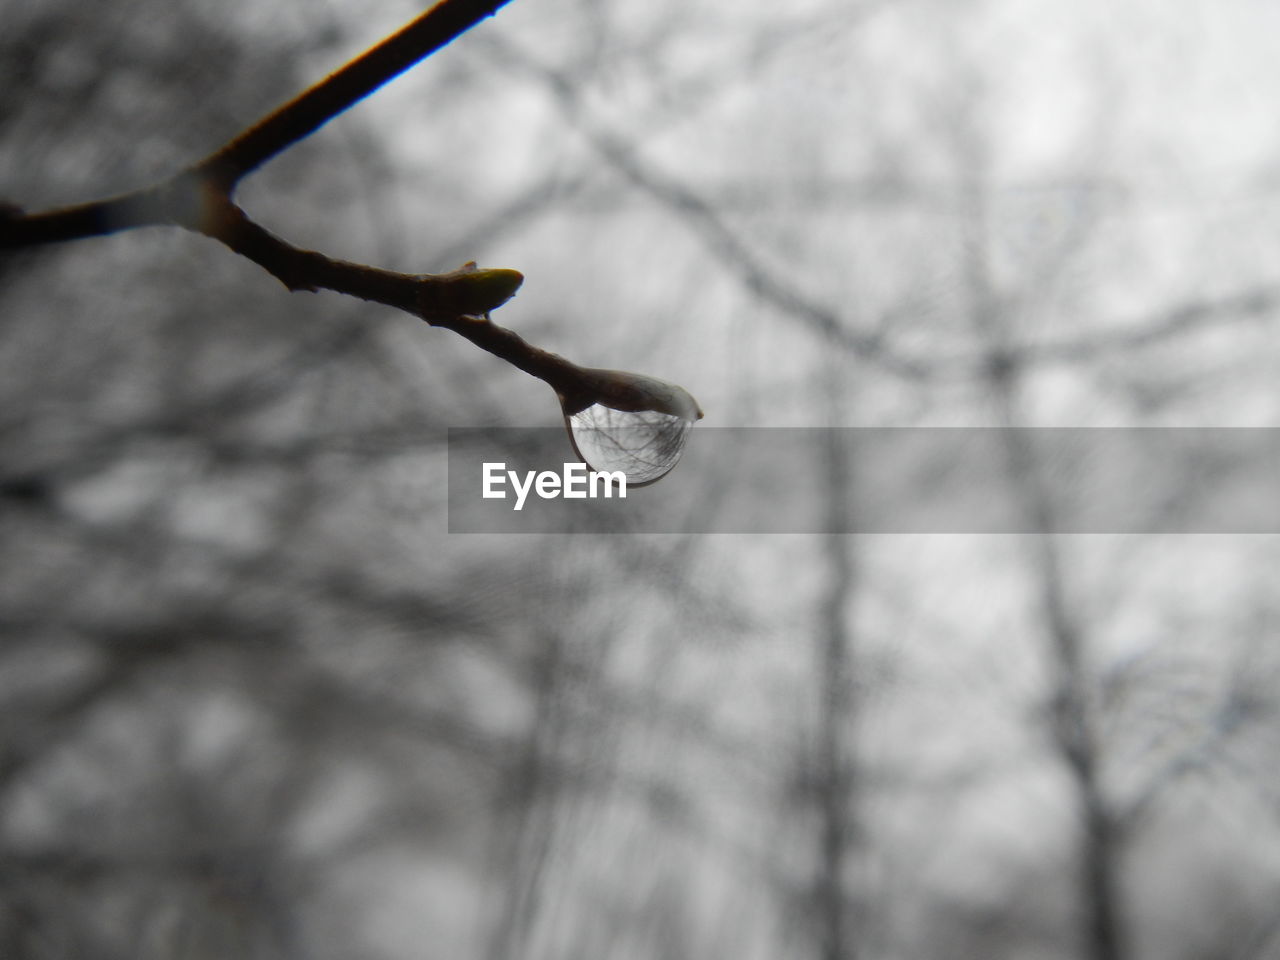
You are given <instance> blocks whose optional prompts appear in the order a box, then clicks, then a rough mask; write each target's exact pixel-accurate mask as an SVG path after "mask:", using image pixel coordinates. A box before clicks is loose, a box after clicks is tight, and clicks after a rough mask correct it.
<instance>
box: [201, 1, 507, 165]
mask: <svg viewBox="0 0 1280 960" xmlns="http://www.w3.org/2000/svg"><path fill="white" fill-rule="evenodd" d="M509 2H510V0H443V2H441V3H438V4H436V6H434V7H432V8H431V9H430V10H428V11H427V12H426V13H424V14H423V15H422V16H420V17H418V18H417V19H416V20H414V21H412V22H411V23H409V24H408V25H407V26H405V27H404V28H402V29H401V30H400V31H399V32H397V33H394V34H392V35H391V36H389V37H387V39H385V40H383V41H382V42H381V43H379V44H378V45H377V46H375V47H373V48H371V49H369V50H367V51H366V52H365V53H363V54H361V55H360V56H359V57H357V58H356V59H354V60H352V61H351V62H350V63H348V64H347V65H346V66H344V67H343V68H342V69H340V70H338V71H337V72H336V73H332V74H330V75H329V76H328V77H326V78H325V79H324V80H322V81H321V82H319V83H317V84H316V85H315V86H313V87H311V88H310V89H309V90H306V91H305V92H303V93H302V94H300V95H299V96H297V97H295V98H294V99H293V100H291V101H289V102H288V103H286V104H285V105H284V106H282V107H280V108H279V109H278V110H276V111H275V112H274V113H272V114H270V115H268V116H267V117H265V118H263V119H262V120H260V121H259V122H258V123H256V124H254V125H253V126H252V127H250V128H249V129H248V130H246V131H245V132H244V133H242V134H240V135H239V136H237V137H236V138H235V139H234V140H232V141H231V142H230V143H228V144H227V145H226V146H224V147H222V148H221V149H220V150H218V151H217V152H215V153H214V154H212V155H211V156H209V157H208V158H206V159H205V160H203V161H201V162H200V163H199V164H197V165H196V167H195V170H196V172H197V173H198V174H200V175H202V176H207V177H210V178H212V179H213V180H214V181H215V182H217V183H220V184H223V185H225V186H226V187H228V188H231V187H234V185H235V184H236V183H237V182H238V181H239V180H240V179H241V178H242V177H244V176H245V175H246V174H248V173H251V172H253V171H254V170H256V169H257V168H258V167H260V166H261V165H262V164H264V163H266V162H267V161H268V160H270V159H271V158H272V157H274V156H276V154H278V153H281V152H283V151H284V150H286V149H288V148H289V147H290V146H292V145H293V144H295V143H297V142H298V141H299V140H302V139H303V138H305V137H307V136H309V135H310V134H312V133H314V132H315V131H316V130H318V129H319V128H320V127H322V126H324V125H325V124H326V123H328V122H329V121H330V120H332V119H333V118H334V117H336V116H337V115H338V114H340V113H342V112H343V111H344V110H346V109H347V108H348V107H350V106H352V105H353V104H355V103H356V102H358V101H360V100H362V99H364V98H365V97H367V96H368V95H369V94H371V93H373V91H375V90H377V89H378V87H380V86H382V85H383V84H384V83H386V82H387V81H389V80H392V79H394V78H395V77H397V76H399V75H400V74H402V73H404V71H406V70H408V69H409V68H410V67H412V66H413V65H414V64H416V63H417V62H418V61H420V60H423V59H425V58H426V57H428V56H430V55H431V54H433V53H435V52H436V51H437V50H439V49H440V48H441V47H443V46H445V45H446V44H448V43H450V42H452V41H453V40H456V39H457V38H458V37H459V36H461V35H462V34H464V33H466V32H467V31H468V30H470V29H471V28H472V27H474V26H475V25H476V24H478V23H479V22H480V21H481V20H484V19H485V18H487V17H491V16H493V15H494V14H495V13H496V12H497V11H498V9H499V8H500V7H503V6H505V5H506V4H507V3H509Z"/></svg>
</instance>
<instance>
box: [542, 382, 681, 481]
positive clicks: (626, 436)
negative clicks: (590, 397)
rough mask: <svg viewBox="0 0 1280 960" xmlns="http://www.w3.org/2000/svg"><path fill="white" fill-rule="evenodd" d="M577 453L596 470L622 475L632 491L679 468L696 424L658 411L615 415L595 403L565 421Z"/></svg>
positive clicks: (624, 412)
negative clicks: (621, 473)
mask: <svg viewBox="0 0 1280 960" xmlns="http://www.w3.org/2000/svg"><path fill="white" fill-rule="evenodd" d="M565 424H566V425H567V426H568V428H569V437H570V439H571V440H572V441H573V449H574V450H575V451H576V452H577V454H578V456H579V457H581V458H582V460H583V462H584V463H586V464H587V466H589V467H590V468H591V469H592V470H596V471H599V472H605V471H613V470H621V471H622V472H623V473H624V474H626V476H627V486H628V487H641V486H644V485H645V484H649V483H654V482H655V481H658V480H661V479H662V478H663V477H665V476H666V475H667V474H668V473H670V472H671V469H672V468H673V467H674V466H675V465H676V464H677V463H679V462H680V454H681V453H683V452H684V444H685V440H686V439H687V438H688V436H689V431H690V430H691V429H692V428H693V421H692V420H689V419H686V418H685V417H681V416H676V415H674V414H670V413H662V412H660V411H657V410H642V411H639V412H633V411H628V410H613V409H611V408H609V407H606V406H603V405H602V404H599V403H593V404H591V406H589V407H587V408H586V409H584V410H579V411H578V412H577V413H574V414H570V415H567V416H566V417H565Z"/></svg>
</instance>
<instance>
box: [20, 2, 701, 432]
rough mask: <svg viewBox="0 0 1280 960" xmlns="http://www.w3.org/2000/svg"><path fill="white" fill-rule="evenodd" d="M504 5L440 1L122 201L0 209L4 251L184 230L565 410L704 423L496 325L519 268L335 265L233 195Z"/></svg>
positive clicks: (690, 404) (631, 380)
mask: <svg viewBox="0 0 1280 960" xmlns="http://www.w3.org/2000/svg"><path fill="white" fill-rule="evenodd" d="M508 2H510V0H442V2H440V3H438V4H437V5H436V6H435V7H433V8H431V9H430V10H429V11H427V12H426V13H425V14H423V15H422V16H421V17H419V18H418V19H416V20H414V21H412V22H411V23H410V24H409V25H408V26H406V27H404V28H403V29H401V30H400V31H399V32H397V33H395V34H393V35H392V36H390V37H388V38H387V39H386V40H384V41H382V43H380V44H378V45H377V46H375V47H373V48H372V49H370V50H368V51H367V52H365V53H364V54H362V55H361V56H359V57H357V58H356V59H355V60H352V61H351V62H349V63H348V64H347V65H346V66H344V67H342V68H341V69H340V70H338V71H337V72H335V73H333V74H331V75H330V76H329V77H327V78H326V79H324V80H322V81H320V82H319V83H318V84H316V85H314V86H312V87H310V88H309V89H308V90H306V91H304V92H303V93H302V94H300V95H299V96H297V97H295V98H294V99H293V100H291V101H290V102H289V103H287V104H285V105H284V106H282V107H280V108H279V109H277V110H276V111H275V112H273V113H271V114H269V115H268V116H266V117H265V118H264V119H262V120H261V121H259V122H258V123H256V124H254V125H253V126H252V127H250V128H248V129H247V130H245V131H244V132H243V133H241V134H239V135H238V136H236V137H235V138H234V139H232V140H231V141H230V142H228V143H227V144H226V145H224V146H223V147H221V148H220V149H218V150H216V151H215V152H214V153H212V154H211V155H209V156H208V157H206V158H205V159H204V160H202V161H200V162H199V163H197V164H195V165H194V166H192V167H190V168H189V169H187V170H184V171H182V172H181V173H179V174H177V175H176V176H174V177H172V178H170V179H169V180H167V181H165V182H163V183H160V184H158V185H154V186H151V187H147V188H144V189H141V190H137V191H134V192H132V193H128V194H124V195H122V196H118V197H112V198H108V199H106V200H99V201H95V202H92V203H86V204H81V205H78V206H74V207H67V208H64V209H60V210H51V211H47V212H44V213H36V214H30V215H28V214H25V213H23V211H22V210H20V209H18V208H15V207H13V206H12V205H9V204H2V205H0V250H2V249H6V248H8V249H13V248H19V247H30V246H38V245H42V244H48V243H59V242H63V241H67V240H76V239H80V238H84V237H92V236H101V235H104V234H109V233H115V232H117V231H121V230H127V229H131V228H134V227H143V226H160V225H169V226H180V227H184V228H185V229H188V230H191V231H194V232H196V233H202V234H204V235H206V236H209V237H212V238H214V239H216V240H219V241H220V242H222V243H223V244H225V245H226V246H227V247H228V248H230V249H231V250H234V251H235V252H236V253H238V254H240V255H241V256H244V257H246V258H248V259H250V260H252V261H253V262H254V263H256V264H258V265H259V266H260V267H262V268H263V269H264V270H266V271H267V272H268V273H270V274H271V275H272V276H274V277H276V278H277V279H278V280H279V281H280V282H281V283H283V284H284V285H285V286H286V287H287V288H288V289H289V290H292V291H297V290H307V291H316V290H320V289H327V290H333V291H336V292H338V293H344V294H347V295H349V296H353V297H359V298H360V299H362V300H369V301H372V302H375V303H381V304H385V305H387V306H391V307H395V308H396V309H399V310H403V311H405V312H407V313H411V314H413V315H414V316H416V317H419V318H421V319H423V320H425V321H427V322H428V323H430V324H432V325H433V326H440V327H446V328H447V329H450V330H453V331H454V332H455V333H458V334H460V335H461V336H463V337H465V338H466V339H468V340H470V341H471V342H472V343H474V344H476V345H477V346H479V347H481V348H482V349H484V350H487V351H489V352H490V353H492V354H494V355H496V356H498V357H501V358H502V359H504V360H506V361H507V362H508V363H511V364H512V365H514V366H516V367H518V368H519V369H521V370H523V371H525V372H526V373H529V374H532V375H533V376H535V377H538V378H539V379H541V380H544V381H545V382H546V383H548V384H549V385H550V386H551V387H552V388H553V389H554V390H555V391H556V393H557V395H558V396H559V397H560V402H561V404H562V406H563V407H564V412H565V415H566V416H568V415H571V414H573V413H575V412H577V411H579V410H582V409H585V408H586V407H587V406H589V405H591V404H593V403H596V402H599V403H602V404H604V405H605V406H609V407H611V408H613V409H616V410H623V411H649V410H657V411H659V412H665V413H672V414H676V415H680V416H684V417H686V418H687V419H695V416H694V414H696V417H698V418H700V417H701V416H702V412H701V410H699V409H698V408H697V404H696V402H694V400H693V398H692V397H690V396H689V395H688V394H687V393H686V392H685V391H684V390H683V389H682V388H680V387H675V386H673V385H671V384H665V383H663V382H662V381H657V380H653V379H651V378H647V377H640V376H638V375H636V374H629V373H622V372H619V371H611V370H596V369H586V368H582V367H578V366H576V365H575V364H572V363H570V362H569V361H568V360H565V359H564V358H563V357H560V356H558V355H556V354H553V353H548V352H546V351H545V350H540V349H538V348H536V347H533V346H531V345H530V344H528V343H527V342H525V341H524V340H523V339H522V338H521V337H519V336H517V335H516V334H514V333H512V332H510V331H509V330H504V329H502V328H501V327H498V326H497V325H495V324H493V323H492V322H491V321H490V320H489V317H488V314H489V312H490V311H491V310H495V309H497V308H498V307H499V306H501V305H502V304H503V303H505V302H506V301H507V300H509V299H510V298H511V297H512V296H513V295H514V294H515V292H516V290H517V289H519V287H520V285H521V283H523V281H524V277H523V275H522V274H520V273H519V271H516V270H507V269H483V270H482V269H478V268H477V267H476V265H475V264H474V263H468V264H467V265H466V266H464V267H462V268H461V269H459V270H455V271H453V272H452V273H447V274H441V275H433V274H405V273H395V272H393V271H390V270H382V269H380V268H377V267H370V266H365V265H362V264H356V263H350V262H348V261H345V260H335V259H333V258H330V257H327V256H325V255H324V254H322V253H318V252H316V251H314V250H303V249H300V248H298V247H294V246H292V245H290V244H289V243H287V242H285V241H284V240H282V239H280V238H279V237H277V236H275V235H274V234H272V233H270V232H269V231H268V230H266V229H264V228H263V227H262V226H260V225H259V224H257V223H255V222H254V221H253V220H251V219H250V218H249V217H248V216H247V215H246V214H245V212H244V211H243V210H242V209H241V208H240V207H238V206H237V205H236V204H235V203H234V202H232V195H233V193H234V192H235V188H236V185H237V184H238V183H239V181H240V180H241V179H242V178H243V177H244V176H246V175H247V174H249V173H251V172H253V171H254V170H256V169H257V168H258V167H260V166H261V165H262V164H263V163H265V162H266V161H268V160H270V159H271V158H272V157H274V156H276V155H277V154H279V153H281V152H282V151H284V150H286V149H288V148H289V147H290V146H292V145H293V144H294V143H297V142H298V141H299V140H301V139H303V138H304V137H306V136H308V135H310V134H311V133H314V132H315V131H316V130H317V129H319V128H320V127H321V126H323V125H324V124H325V123H327V122H328V121H329V120H331V119H333V118H334V117H335V116H337V115H338V114H339V113H341V112H343V111H344V110H346V109H347V108H348V107H350V106H351V105H352V104H354V103H356V102H357V101H358V100H360V99H361V98H363V97H365V96H367V95H368V94H370V93H372V92H373V91H374V90H376V89H377V88H378V87H380V86H381V85H382V84H384V83H386V82H387V81H388V80H390V79H392V78H393V77H395V76H398V75H399V74H400V73H403V72H404V71H405V70H407V69H408V68H409V67H411V66H413V65H414V64H415V63H417V62H418V61H419V60H422V59H423V58H424V57H426V56H429V55H430V54H431V53H433V52H435V51H436V50H439V49H440V48H441V47H443V46H444V45H445V44H447V43H449V42H450V41H452V40H454V39H455V38H457V37H458V36H459V35H461V34H462V33H464V32H465V31H466V30H468V29H469V28H471V27H472V26H474V25H475V24H477V23H478V22H480V21H481V20H483V19H484V18H485V17H488V16H492V15H493V14H494V12H495V11H496V10H497V9H498V8H499V7H502V6H504V5H505V4H506V3H508Z"/></svg>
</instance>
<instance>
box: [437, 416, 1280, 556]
mask: <svg viewBox="0 0 1280 960" xmlns="http://www.w3.org/2000/svg"><path fill="white" fill-rule="evenodd" d="M486 464H488V465H489V466H487V467H486ZM498 464H501V465H502V466H501V467H498V466H497V465H498ZM574 464H576V460H575V457H574V454H573V451H572V449H571V448H570V446H569V443H568V440H567V438H566V436H565V433H564V431H563V430H556V429H452V430H450V431H449V531H450V532H451V533H588V532H595V533H820V532H834V533H1042V532H1047V531H1050V530H1053V531H1058V532H1062V533H1136V532H1168V533H1280V429H1261V428H1259V429H1253V428H1243V429H1230V428H1102V429H1086V428H1080V429H1077V428H1059V429H1046V428H1010V429H1004V428H958V429H947V428H928V427H921V428H804V429H800V428H796V429H792V428H780V429H762V428H716V427H705V426H699V427H697V428H695V429H694V430H693V431H692V432H691V434H690V436H689V443H688V447H687V449H686V450H685V453H684V456H683V460H682V461H681V463H680V464H679V465H678V466H677V467H676V468H675V470H674V471H672V473H671V474H670V475H669V476H667V477H666V478H665V479H663V480H661V481H659V482H658V483H657V484H655V485H653V486H651V487H645V488H642V489H633V490H628V491H627V492H626V496H625V498H623V497H620V496H619V491H617V490H616V489H614V490H612V491H606V490H605V488H604V485H603V484H602V483H598V484H597V486H596V489H595V490H594V491H591V489H590V485H589V480H590V477H589V474H588V473H587V470H586V468H585V467H583V466H581V465H574ZM567 465H574V466H567ZM531 472H532V475H533V476H532V479H531V477H530V474H531ZM512 473H514V476H512ZM538 474H544V475H546V476H544V477H543V478H542V480H541V487H539V486H538V483H539V481H538V479H537V475H538ZM486 482H487V486H486ZM521 488H523V489H524V491H525V496H524V498H523V500H521V499H520V497H519V490H520V489H521ZM566 488H567V492H569V493H571V494H573V496H571V497H566V496H565V495H564V494H565V492H566ZM593 492H594V494H595V495H594V496H592V493H593ZM606 492H608V494H609V495H608V496H606ZM486 493H488V494H489V496H485V494H486ZM579 493H581V494H582V495H581V496H578V494H579ZM517 506H519V507H520V509H516V507H517Z"/></svg>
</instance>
